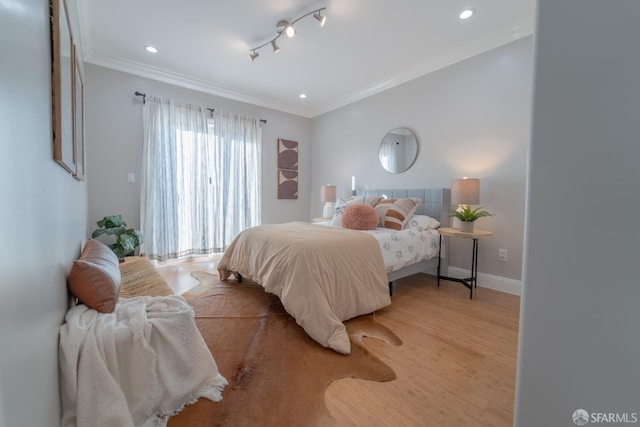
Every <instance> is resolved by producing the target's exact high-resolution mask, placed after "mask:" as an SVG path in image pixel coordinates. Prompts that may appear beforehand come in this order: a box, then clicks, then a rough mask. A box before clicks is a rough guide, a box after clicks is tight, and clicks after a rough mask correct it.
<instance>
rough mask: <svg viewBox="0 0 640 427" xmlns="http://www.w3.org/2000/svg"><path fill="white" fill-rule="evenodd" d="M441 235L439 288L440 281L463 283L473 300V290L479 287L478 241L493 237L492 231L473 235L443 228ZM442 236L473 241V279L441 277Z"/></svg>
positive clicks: (474, 232) (480, 231) (439, 232)
mask: <svg viewBox="0 0 640 427" xmlns="http://www.w3.org/2000/svg"><path fill="white" fill-rule="evenodd" d="M438 234H439V235H440V249H438V287H440V280H449V281H451V282H458V283H462V284H463V285H464V286H465V287H467V288H468V289H469V299H473V288H477V287H478V240H480V239H487V238H489V237H491V236H493V233H492V232H491V231H485V230H474V231H473V232H472V233H465V232H463V231H460V230H458V229H457V228H449V227H443V228H439V229H438ZM442 236H444V237H453V238H456V239H471V240H473V247H472V253H471V277H467V278H465V279H459V278H457V277H447V276H441V275H440V259H441V258H440V255H441V252H442Z"/></svg>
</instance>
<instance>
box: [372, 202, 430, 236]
mask: <svg viewBox="0 0 640 427" xmlns="http://www.w3.org/2000/svg"><path fill="white" fill-rule="evenodd" d="M420 203H422V200H421V199H417V198H414V197H411V198H402V199H384V200H381V201H380V203H378V204H377V205H376V207H375V208H374V209H375V210H376V213H377V214H378V218H380V222H379V226H381V227H384V228H390V229H392V230H402V229H403V228H404V225H405V224H406V223H407V222H408V221H409V219H411V217H412V216H413V213H414V212H415V211H416V209H418V204H420Z"/></svg>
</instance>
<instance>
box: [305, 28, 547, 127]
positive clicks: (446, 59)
mask: <svg viewBox="0 0 640 427" xmlns="http://www.w3.org/2000/svg"><path fill="white" fill-rule="evenodd" d="M534 25H535V23H534V20H533V19H527V20H524V21H521V22H519V23H518V24H516V25H511V26H509V28H502V29H500V30H499V31H496V32H494V33H493V34H490V35H488V36H486V37H483V38H481V39H478V40H474V41H473V42H471V43H468V44H467V45H465V46H464V47H462V48H461V49H458V50H455V51H450V52H447V53H445V54H443V55H440V56H438V57H435V58H428V59H426V60H425V61H423V62H422V63H421V64H419V65H417V66H415V67H413V68H411V69H409V70H407V71H405V72H403V73H399V74H396V75H395V76H394V77H392V78H390V79H387V80H384V81H381V82H379V83H376V84H374V85H372V86H369V87H367V88H365V89H364V90H362V91H360V92H358V93H356V94H353V95H352V96H349V97H346V98H343V99H341V100H338V101H336V102H335V103H333V104H331V105H327V106H325V107H324V108H320V109H318V111H314V117H315V116H318V115H321V114H324V113H328V112H329V111H333V110H336V109H338V108H341V107H344V106H345V105H349V104H352V103H354V102H356V101H360V100H362V99H364V98H367V97H369V96H372V95H376V94H378V93H380V92H383V91H385V90H387V89H391V88H393V87H395V86H399V85H401V84H403V83H406V82H409V81H411V80H414V79H417V78H419V77H422V76H425V75H427V74H429V73H433V72H434V71H437V70H440V69H442V68H445V67H448V66H450V65H453V64H455V63H457V62H460V61H463V60H465V59H468V58H471V57H473V56H476V55H479V54H481V53H484V52H487V51H489V50H492V49H496V48H498V47H500V46H502V45H505V44H507V43H511V42H513V41H516V40H519V39H521V38H524V37H527V36H530V35H531V34H533V29H534Z"/></svg>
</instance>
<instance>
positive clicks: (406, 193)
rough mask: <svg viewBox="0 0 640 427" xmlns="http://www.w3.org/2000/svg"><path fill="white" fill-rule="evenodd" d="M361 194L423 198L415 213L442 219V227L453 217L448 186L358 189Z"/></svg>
mask: <svg viewBox="0 0 640 427" xmlns="http://www.w3.org/2000/svg"><path fill="white" fill-rule="evenodd" d="M358 195H359V196H383V197H386V198H387V199H400V198H407V197H415V198H418V199H420V200H422V203H421V204H420V205H418V209H416V212H415V215H429V216H430V217H431V218H434V219H437V220H438V221H440V226H441V227H449V225H450V224H451V218H450V216H449V212H450V210H451V190H449V189H448V188H415V189H407V190H405V189H394V190H391V189H389V190H358Z"/></svg>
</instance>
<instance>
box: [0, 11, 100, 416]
mask: <svg viewBox="0 0 640 427" xmlns="http://www.w3.org/2000/svg"><path fill="white" fill-rule="evenodd" d="M74 5H75V2H70V6H71V7H72V10H71V12H72V13H71V16H72V26H73V27H72V29H73V28H77V27H76V26H75V23H76V21H75V20H74V19H73V18H74V17H75V16H76V15H75V8H74V7H73V6H74ZM48 15H49V2H48V1H46V0H30V1H26V0H17V1H12V2H0V52H1V53H2V60H1V61H0V117H2V120H1V124H0V141H1V142H0V171H2V172H1V173H2V179H0V200H2V208H0V223H1V224H2V245H0V337H2V345H0V426H2V427H5V426H6V427H14V426H38V427H45V426H58V425H60V398H59V386H58V357H57V354H58V330H59V327H60V325H61V324H62V322H63V318H64V315H65V313H66V311H67V302H68V297H67V287H66V276H67V274H68V272H69V270H70V269H71V265H72V263H73V260H74V259H75V258H77V257H78V256H79V255H80V250H81V247H82V245H83V243H84V242H85V240H86V235H87V185H86V184H85V183H81V182H78V181H76V180H75V179H73V178H72V176H71V175H70V174H69V173H67V172H65V171H64V170H63V169H62V167H60V166H59V165H58V164H57V163H55V162H54V161H53V145H52V138H51V124H50V123H51V111H50V105H51V103H50V101H51V83H50V74H49V70H50V54H49V37H50V36H49V19H48ZM76 34H77V32H76Z"/></svg>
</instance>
